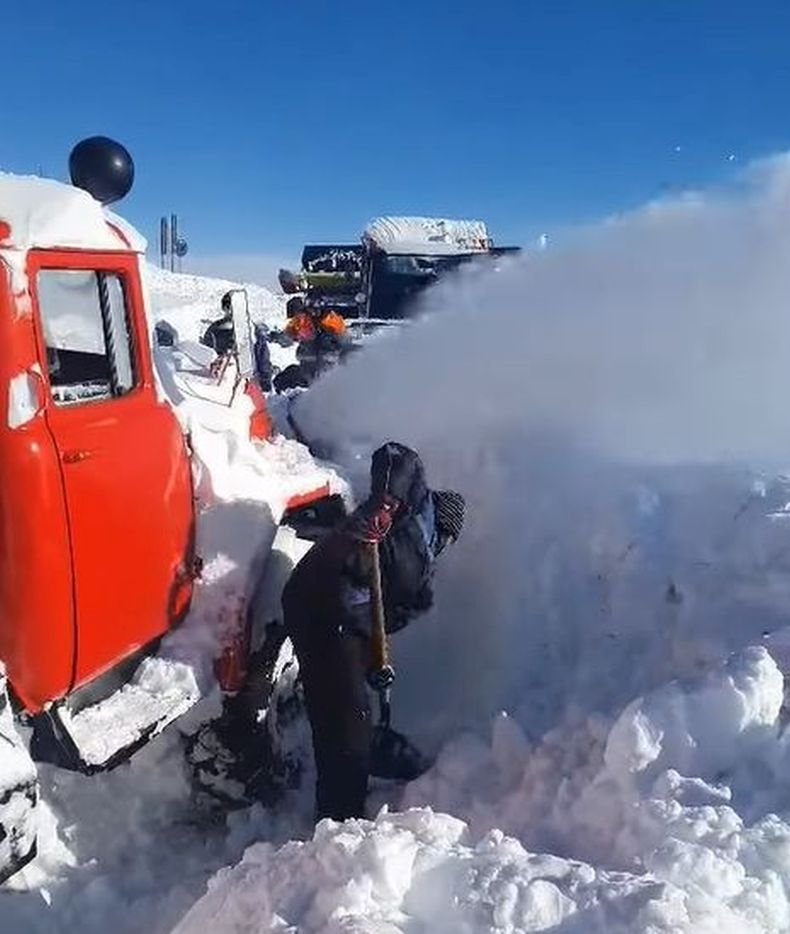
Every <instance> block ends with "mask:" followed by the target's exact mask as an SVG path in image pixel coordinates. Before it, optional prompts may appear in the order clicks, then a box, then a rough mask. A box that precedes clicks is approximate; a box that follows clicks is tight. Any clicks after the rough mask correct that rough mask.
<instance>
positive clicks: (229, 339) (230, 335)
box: [200, 292, 236, 357]
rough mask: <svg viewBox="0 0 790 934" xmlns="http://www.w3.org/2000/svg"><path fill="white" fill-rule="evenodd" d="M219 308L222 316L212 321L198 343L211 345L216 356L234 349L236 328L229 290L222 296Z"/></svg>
mask: <svg viewBox="0 0 790 934" xmlns="http://www.w3.org/2000/svg"><path fill="white" fill-rule="evenodd" d="M221 308H222V317H221V318H219V319H218V320H217V321H212V323H211V324H210V325H209V326H208V327H207V328H206V330H205V331H204V333H203V336H202V337H201V338H200V343H201V344H204V345H205V346H206V347H211V349H212V350H213V351H214V352H215V353H216V354H217V356H218V357H222V356H224V355H225V354H228V353H232V352H233V351H234V350H235V349H236V329H235V327H234V326H233V308H232V307H231V293H230V292H226V293H225V294H224V295H223V296H222V303H221Z"/></svg>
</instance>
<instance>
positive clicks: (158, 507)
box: [29, 252, 193, 688]
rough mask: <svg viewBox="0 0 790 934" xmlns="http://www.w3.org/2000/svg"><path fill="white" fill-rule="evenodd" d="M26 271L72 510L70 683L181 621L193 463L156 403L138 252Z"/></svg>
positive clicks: (32, 264)
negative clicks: (73, 631)
mask: <svg viewBox="0 0 790 934" xmlns="http://www.w3.org/2000/svg"><path fill="white" fill-rule="evenodd" d="M29 273H30V277H31V288H32V291H33V295H34V304H35V306H36V311H37V342H38V345H39V356H40V359H41V360H42V363H43V362H44V361H46V377H47V384H48V401H47V407H46V421H47V425H48V428H49V431H50V433H51V435H52V438H53V440H54V443H55V446H56V448H57V451H58V456H59V463H60V475H61V482H62V484H63V489H64V492H65V499H66V510H67V515H68V536H69V543H68V544H69V547H70V549H71V555H72V562H73V576H74V598H75V599H74V603H75V621H76V660H75V666H74V673H73V679H72V685H71V687H72V688H74V687H78V686H80V685H81V684H84V683H85V682H87V681H89V680H91V679H92V678H93V677H94V676H96V675H98V674H100V673H102V672H103V671H105V670H107V669H108V668H110V667H112V666H113V665H114V664H115V663H117V662H118V661H120V660H121V659H123V658H124V657H126V656H128V655H129V654H130V653H132V652H133V651H134V650H136V649H137V648H140V647H141V646H143V645H145V644H147V643H149V642H150V641H152V640H153V639H155V638H156V637H158V636H160V635H162V634H163V633H164V632H165V631H166V630H167V629H168V627H169V626H170V625H172V624H173V621H174V619H173V617H174V615H175V611H176V604H177V603H178V602H179V600H180V599H181V598H182V597H183V591H184V588H185V586H186V587H188V575H187V574H186V562H187V561H188V553H189V549H190V544H191V533H192V522H193V512H192V510H193V506H192V493H191V482H190V472H189V470H190V468H189V461H188V458H187V454H186V449H185V444H184V440H183V436H182V433H181V430H180V428H179V426H178V424H177V422H176V419H175V417H174V415H173V413H172V411H171V410H170V409H169V407H167V406H166V405H164V404H162V403H160V402H159V401H158V400H157V398H156V393H155V389H154V382H153V371H152V363H151V357H150V351H149V345H148V334H147V327H146V322H145V316H144V309H143V302H142V295H141V289H140V280H139V271H138V268H137V257H136V256H135V255H133V254H89V253H81V252H80V253H77V252H74V253H65V252H64V253H54V252H37V253H31V254H30V259H29ZM182 602H183V601H182Z"/></svg>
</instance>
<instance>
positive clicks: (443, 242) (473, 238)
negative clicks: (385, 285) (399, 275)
mask: <svg viewBox="0 0 790 934" xmlns="http://www.w3.org/2000/svg"><path fill="white" fill-rule="evenodd" d="M362 239H363V240H365V241H367V242H368V243H371V244H372V245H374V246H376V247H378V248H379V249H380V250H382V251H383V252H385V253H395V254H397V253H422V254H426V255H454V254H455V255H458V254H462V253H483V252H485V251H486V250H487V249H488V248H489V247H490V246H491V240H490V238H489V236H488V228H487V227H486V225H485V224H484V223H483V221H470V220H449V219H447V218H442V217H377V218H376V219H375V220H372V221H371V222H370V223H369V224H368V226H367V227H366V228H365V230H364V231H363V233H362Z"/></svg>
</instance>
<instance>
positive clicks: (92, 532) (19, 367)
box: [0, 138, 327, 882]
mask: <svg viewBox="0 0 790 934" xmlns="http://www.w3.org/2000/svg"><path fill="white" fill-rule="evenodd" d="M87 143H88V146H87V154H86V152H83V153H82V155H83V156H84V157H85V158H83V159H82V161H80V159H77V160H76V164H75V154H77V153H78V150H79V148H80V147H77V149H75V151H74V153H72V164H71V169H72V179H73V181H75V184H77V183H82V185H83V188H85V189H88V190H82V189H81V188H78V187H72V186H68V185H63V184H60V183H58V182H54V181H49V180H44V179H39V178H20V177H17V176H11V175H5V174H2V173H0V740H2V739H3V738H5V739H8V740H9V741H10V743H11V746H12V747H14V748H15V750H16V752H15V754H16V755H17V756H18V757H23V758H27V750H26V749H24V748H23V746H22V744H21V743H20V742H19V738H18V736H15V735H13V727H12V726H10V725H9V724H10V723H11V720H10V716H11V714H10V711H11V710H12V708H13V710H14V711H15V712H16V713H17V714H19V713H21V714H23V715H28V716H30V717H31V718H33V722H34V723H36V724H38V725H41V724H42V723H43V724H44V725H45V728H44V740H42V741H41V742H42V743H43V742H44V741H46V742H52V741H53V740H54V741H55V742H56V743H61V744H63V745H65V746H66V747H68V748H67V749H66V752H65V753H64V757H63V758H64V760H65V761H62V762H61V764H71V766H72V767H78V768H84V769H85V771H93V770H96V769H98V768H104V767H109V766H111V765H113V764H114V763H115V762H116V761H119V760H118V757H117V756H116V755H115V754H114V753H110V752H106V751H100V753H96V754H95V755H94V758H92V759H90V760H89V761H87V762H86V761H85V760H84V758H80V753H79V750H77V749H75V748H74V747H75V743H74V737H73V730H72V731H71V732H70V730H69V713H68V703H67V702H70V701H71V700H72V699H74V698H79V697H82V698H83V700H82V702H81V704H77V705H76V706H75V707H74V708H73V710H77V711H78V710H79V708H80V706H82V707H85V706H86V705H87V706H89V705H91V704H93V703H94V702H95V701H96V698H97V697H99V698H101V697H106V696H107V693H108V689H107V687H106V685H107V684H110V685H113V684H114V688H117V687H118V686H119V684H121V683H123V678H124V673H126V676H127V677H128V671H130V670H134V668H135V666H136V663H137V662H139V661H140V659H141V658H144V657H146V656H147V655H149V654H150V653H151V652H152V651H153V649H154V648H155V647H156V646H157V644H158V642H159V640H160V639H161V638H162V637H163V636H165V635H166V634H167V633H168V632H169V631H170V630H172V629H173V628H174V627H176V626H177V625H178V624H179V622H180V621H181V620H182V619H183V618H184V616H185V615H186V613H187V610H188V609H189V605H190V599H191V595H192V588H193V578H194V576H195V573H196V569H197V566H198V562H197V561H196V559H195V554H194V542H195V505H194V498H193V490H192V472H191V463H190V451H189V449H188V444H187V441H186V439H185V437H184V433H183V431H182V428H181V426H180V424H179V422H178V420H177V418H176V415H175V413H174V411H173V410H172V409H171V407H170V406H169V405H168V404H167V402H165V401H163V400H162V399H161V398H160V396H159V395H158V393H157V386H156V382H155V375H154V368H153V363H152V357H151V350H150V344H149V334H148V326H147V320H146V309H145V299H144V294H143V287H142V284H141V283H142V278H141V268H140V264H141V262H142V254H143V251H144V248H145V244H144V241H143V240H142V239H141V238H140V237H139V235H138V234H137V233H136V232H135V231H134V230H133V229H131V228H130V227H129V226H128V225H126V224H125V222H123V221H122V220H121V219H120V218H118V217H116V216H115V215H113V214H111V213H110V212H108V211H107V210H106V209H105V207H104V203H107V202H109V201H112V200H117V198H118V197H119V196H122V195H123V194H125V193H126V190H128V188H129V187H130V186H131V178H132V175H133V165H132V163H131V158H130V157H129V156H128V153H126V151H125V150H124V149H123V147H120V146H119V145H118V144H114V143H112V141H109V140H106V139H103V138H95V139H94V140H91V141H87ZM91 144H95V145H93V148H91ZM81 145H84V144H81ZM108 146H109V150H108ZM113 147H114V148H113ZM108 152H109V157H110V164H109V171H105V170H102V171H99V170H97V169H96V157H97V153H98V156H99V157H100V158H99V161H100V162H101V161H102V159H103V160H104V162H105V169H107V165H106V163H107V156H108ZM86 179H87V181H86ZM89 192H92V193H89ZM94 195H96V197H94ZM258 395H260V394H258ZM253 427H254V426H253ZM253 433H254V432H253ZM326 492H327V491H326V489H324V488H322V489H321V490H318V491H316V492H315V493H314V494H309V493H308V494H305V495H304V496H303V497H301V498H300V499H299V501H298V502H296V501H295V502H294V503H292V504H291V505H292V506H300V507H307V506H310V504H311V503H312V502H313V501H314V500H316V499H318V498H320V497H324V496H325V495H326ZM6 688H7V690H6ZM154 693H156V692H155V691H154ZM189 700H190V698H181V699H179V700H178V703H176V704H171V707H172V711H171V713H169V714H168V715H167V717H164V716H160V715H159V714H156V715H152V716H153V719H152V720H151V722H150V723H146V724H143V725H138V727H136V728H135V730H132V731H131V732H130V737H131V739H130V741H129V743H127V745H128V746H129V749H133V748H136V747H137V746H138V745H141V744H142V742H144V741H145V739H146V738H147V737H148V736H150V735H153V734H154V733H155V732H158V731H159V729H161V728H162V727H163V725H166V722H165V721H167V722H171V721H172V719H173V718H174V717H175V716H176V715H178V714H179V713H180V712H182V711H183V710H184V709H185V708H186V706H188V701H189ZM138 706H139V705H138ZM62 710H65V711H66V712H65V714H64V713H62ZM118 710H119V711H120V714H119V713H115V714H113V717H114V718H115V719H112V720H111V724H112V728H113V731H115V732H117V733H118V734H119V736H120V737H121V739H123V734H124V728H123V726H122V724H121V723H120V720H122V713H123V708H122V706H121V707H119V708H118ZM149 719H150V718H149ZM90 728H91V725H90V723H89V724H88V726H87V727H86V729H87V730H88V731H90ZM127 732H129V731H127ZM36 736H37V734H36V733H34V739H33V744H34V746H35V743H36ZM4 748H5V747H4ZM31 748H32V747H31ZM33 752H34V753H35V749H33ZM3 756H5V753H3ZM3 756H0V882H2V880H3V878H4V876H7V875H8V874H9V873H10V872H13V871H15V869H16V868H18V867H19V866H20V865H22V864H23V863H24V862H25V861H26V860H27V859H29V858H30V856H31V855H32V853H33V852H34V842H33V841H34V839H35V834H34V833H32V832H31V831H30V829H29V827H27V826H24V827H22V826H10V827H9V826H5V825H4V823H3V820H4V819H3V811H2V806H3V804H4V803H7V802H8V801H11V802H12V803H13V801H14V796H16V797H17V798H18V799H19V801H25V802H27V803H28V804H30V805H31V807H32V805H33V804H34V803H35V796H36V782H35V770H34V768H33V767H32V763H31V768H30V769H29V770H28V771H29V774H27V775H26V774H25V769H24V768H20V767H19V766H18V765H17V766H16V767H15V769H14V772H13V774H14V776H15V778H14V780H13V782H12V783H11V785H10V786H9V787H4V785H3V769H2V766H3V761H2V759H3ZM122 757H123V756H122ZM6 759H7V757H6ZM20 776H22V777H21V778H20ZM21 811H22V809H21V808H20V807H16V808H12V809H11V812H12V813H13V814H14V815H17V816H16V817H14V818H13V819H14V820H17V819H19V820H21V818H19V817H18V815H19V814H21Z"/></svg>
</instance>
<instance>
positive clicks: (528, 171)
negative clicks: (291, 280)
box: [0, 0, 790, 267]
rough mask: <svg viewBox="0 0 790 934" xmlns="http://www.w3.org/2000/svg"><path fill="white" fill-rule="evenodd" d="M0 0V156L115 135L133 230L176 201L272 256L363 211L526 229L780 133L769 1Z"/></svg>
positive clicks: (554, 223)
mask: <svg viewBox="0 0 790 934" xmlns="http://www.w3.org/2000/svg"><path fill="white" fill-rule="evenodd" d="M7 6H8V8H7V9H4V10H3V22H2V31H3V34H4V42H3V87H2V91H1V92H0V114H2V123H1V124H0V125H1V126H2V132H0V167H2V168H3V169H7V170H12V171H22V172H31V171H37V170H38V169H39V168H40V169H43V171H44V173H45V174H48V175H53V176H56V177H62V176H63V175H64V172H65V163H66V158H67V155H68V152H69V149H70V147H71V145H72V144H73V143H74V142H75V141H76V140H77V139H79V138H81V137H82V136H85V135H89V134H93V133H104V134H107V135H111V136H115V137H116V138H118V139H120V140H121V141H122V142H124V143H125V144H126V145H127V146H128V147H129V148H130V150H131V151H132V153H133V155H134V157H135V161H136V164H137V182H136V187H135V191H134V192H133V193H132V195H131V196H130V197H129V198H128V200H127V201H126V202H125V203H124V206H123V207H122V209H121V210H122V213H124V214H125V215H126V216H128V217H129V219H130V220H132V221H133V222H134V223H136V224H137V225H138V226H139V227H140V228H141V229H142V230H143V232H144V233H146V234H147V235H148V236H149V237H152V236H153V235H154V231H155V229H156V223H157V218H158V217H159V215H160V214H161V213H162V212H169V211H171V210H173V211H177V212H178V213H179V214H180V216H181V218H182V228H183V230H184V232H185V233H186V235H187V236H188V238H189V241H190V247H191V251H192V254H193V255H197V256H203V257H210V258H214V257H216V256H218V255H222V254H227V255H228V256H233V257H237V258H241V257H245V256H258V255H267V254H268V255H273V256H275V257H279V256H287V257H288V256H293V255H296V254H297V253H298V250H299V248H300V247H301V244H302V243H304V242H305V241H310V240H317V241H322V240H324V241H331V240H355V239H356V238H357V237H358V234H359V232H360V230H361V228H362V226H363V225H364V223H365V222H366V221H367V220H368V218H370V217H371V216H374V215H376V214H379V213H426V214H443V215H447V216H477V217H481V218H483V219H485V220H487V221H488V222H489V225H490V227H491V229H492V231H493V234H494V236H495V239H496V240H497V241H498V242H500V243H505V242H525V241H527V240H529V239H530V238H532V237H534V236H536V235H537V234H538V233H540V232H541V231H544V230H548V231H551V230H552V229H553V228H557V227H560V226H562V225H564V224H566V223H568V222H573V221H576V220H589V219H591V218H594V217H597V216H599V215H602V214H606V213H608V212H611V211H613V210H617V209H620V208H627V207H629V206H632V205H634V204H637V203H639V202H641V201H644V200H646V199H647V198H650V197H653V196H655V195H656V194H658V193H659V192H661V191H662V190H666V189H667V188H671V187H677V186H683V185H694V184H700V183H707V182H715V181H717V180H718V179H720V178H721V177H722V176H723V175H725V174H726V173H727V172H729V171H731V169H732V163H731V162H728V156H729V155H730V154H734V155H735V156H736V157H737V160H738V162H740V163H743V162H744V161H748V159H749V158H751V157H753V156H755V155H761V154H766V153H769V152H773V151H776V150H779V149H783V148H790V4H788V3H786V2H761V0H755V2H751V3H748V4H747V3H745V2H741V3H729V4H728V3H722V2H721V0H717V2H709V0H628V2H626V0H608V2H607V0H599V2H592V0H575V2H569V0H542V2H530V0H476V2H471V0H442V2H439V0H422V2H418V0H392V2H390V3H384V2H381V0H370V2H368V3H363V2H360V0H343V2H331V0H327V2H320V0H246V2H240V0H226V2H225V3H217V2H215V0H212V2H207V0H188V2H187V0H158V2H155V0H137V2H136V3H133V4H129V3H127V4H117V5H113V4H109V3H107V2H106V0H101V2H99V0H79V2H78V3H64V2H62V0H37V2H36V4H35V6H33V5H32V4H24V3H14V4H7ZM676 147H680V149H679V151H678V150H677V148H676ZM189 262H192V259H191V258H190V260H189V261H188V263H187V267H188V266H189Z"/></svg>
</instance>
